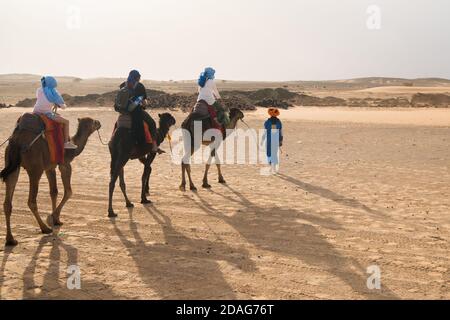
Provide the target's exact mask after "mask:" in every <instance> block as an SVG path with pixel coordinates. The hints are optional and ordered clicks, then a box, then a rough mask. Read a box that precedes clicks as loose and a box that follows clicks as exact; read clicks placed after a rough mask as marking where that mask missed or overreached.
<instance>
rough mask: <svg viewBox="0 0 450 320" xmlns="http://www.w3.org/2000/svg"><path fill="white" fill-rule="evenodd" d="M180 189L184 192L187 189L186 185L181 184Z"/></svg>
mask: <svg viewBox="0 0 450 320" xmlns="http://www.w3.org/2000/svg"><path fill="white" fill-rule="evenodd" d="M180 191H183V192H184V191H186V186H185V185H183V184H182V185H181V186H180Z"/></svg>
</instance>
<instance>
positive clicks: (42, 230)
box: [41, 227, 53, 234]
mask: <svg viewBox="0 0 450 320" xmlns="http://www.w3.org/2000/svg"><path fill="white" fill-rule="evenodd" d="M41 232H42V233H43V234H50V233H52V232H53V230H52V229H51V228H49V227H45V228H42V229H41Z"/></svg>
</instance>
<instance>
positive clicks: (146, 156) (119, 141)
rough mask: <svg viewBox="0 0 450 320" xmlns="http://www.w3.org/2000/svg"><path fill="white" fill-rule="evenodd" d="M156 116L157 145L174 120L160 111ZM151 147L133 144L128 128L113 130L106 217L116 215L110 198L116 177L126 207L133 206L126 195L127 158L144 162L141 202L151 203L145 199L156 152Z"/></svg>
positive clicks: (162, 139)
mask: <svg viewBox="0 0 450 320" xmlns="http://www.w3.org/2000/svg"><path fill="white" fill-rule="evenodd" d="M158 116H159V127H158V129H157V137H156V143H157V145H158V146H159V145H160V144H161V143H162V142H163V141H164V139H165V137H166V136H167V133H168V132H169V130H170V127H172V126H173V125H175V123H176V121H175V118H174V117H173V116H172V115H171V114H170V113H162V114H159V115H158ZM151 149H152V145H151V144H143V145H138V146H137V145H135V142H134V138H133V136H132V134H131V130H130V129H129V128H121V127H119V128H117V130H116V131H115V133H114V136H113V137H112V139H111V141H110V142H109V151H110V154H111V180H110V183H109V204H108V217H110V218H115V217H117V214H116V213H115V212H114V210H113V207H112V199H113V194H114V188H115V184H116V181H117V178H119V185H120V189H121V190H122V193H123V196H124V198H125V204H126V207H127V208H132V207H134V205H133V203H131V201H130V200H129V198H128V196H127V192H126V184H125V177H124V170H123V168H124V167H125V165H126V164H127V162H128V161H129V160H134V159H139V160H140V161H141V162H142V163H143V164H144V172H143V174H142V190H141V203H142V204H148V203H151V201H150V200H148V199H147V193H148V192H149V186H148V185H149V180H150V174H151V172H152V167H151V164H152V162H153V160H155V157H156V153H153V152H151Z"/></svg>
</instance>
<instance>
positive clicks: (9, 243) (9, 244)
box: [5, 239, 19, 247]
mask: <svg viewBox="0 0 450 320" xmlns="http://www.w3.org/2000/svg"><path fill="white" fill-rule="evenodd" d="M18 244H19V242H17V240H14V239H9V240H8V239H7V240H6V242H5V247H15V246H17V245H18Z"/></svg>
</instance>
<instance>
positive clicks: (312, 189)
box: [275, 173, 386, 216]
mask: <svg viewBox="0 0 450 320" xmlns="http://www.w3.org/2000/svg"><path fill="white" fill-rule="evenodd" d="M275 176H276V177H278V178H280V179H281V180H284V181H287V182H289V183H292V184H294V185H296V186H298V187H300V188H301V189H303V190H305V191H307V192H309V193H313V194H315V195H318V196H320V197H322V198H326V199H329V200H332V201H334V202H336V203H338V204H341V205H344V206H347V207H352V208H355V209H362V210H364V211H366V212H367V213H370V214H373V215H380V216H386V214H384V213H383V212H381V211H378V210H374V209H372V208H369V207H368V206H366V205H365V204H363V203H361V202H359V201H358V200H355V199H351V198H347V197H344V196H341V195H339V194H337V193H336V192H334V191H331V190H329V189H326V188H323V187H320V186H315V185H313V184H310V183H306V182H303V181H300V180H298V179H295V178H292V177H290V176H287V175H285V174H282V173H278V174H276V175H275Z"/></svg>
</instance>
